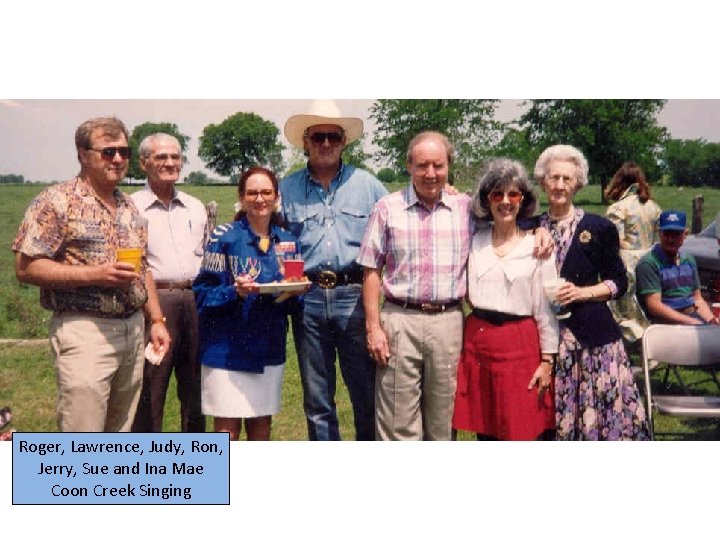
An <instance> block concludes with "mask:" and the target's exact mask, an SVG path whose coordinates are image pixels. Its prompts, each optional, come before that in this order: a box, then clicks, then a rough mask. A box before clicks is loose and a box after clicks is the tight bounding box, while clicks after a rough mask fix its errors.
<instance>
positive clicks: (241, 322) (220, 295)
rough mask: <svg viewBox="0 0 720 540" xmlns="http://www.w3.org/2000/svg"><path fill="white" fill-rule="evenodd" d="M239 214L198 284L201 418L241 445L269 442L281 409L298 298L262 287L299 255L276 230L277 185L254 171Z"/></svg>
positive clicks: (244, 179)
mask: <svg viewBox="0 0 720 540" xmlns="http://www.w3.org/2000/svg"><path fill="white" fill-rule="evenodd" d="M238 194H239V199H240V211H239V212H238V214H237V215H236V216H235V221H234V222H233V223H228V224H226V225H220V226H218V227H217V228H216V229H215V230H214V231H213V233H212V235H211V237H210V239H209V241H208V244H207V247H206V248H205V256H204V258H203V264H202V268H201V270H200V273H199V274H198V276H197V278H196V279H195V282H194V283H193V290H194V291H195V295H196V303H197V307H198V316H199V328H200V361H201V364H202V412H203V414H206V415H210V416H213V417H214V423H215V431H219V432H228V433H230V438H231V440H238V439H239V437H240V433H241V431H242V425H243V419H244V420H245V422H244V423H245V429H246V432H247V438H248V440H269V439H270V427H271V422H272V415H273V414H276V413H277V412H278V411H279V410H280V395H281V390H282V382H283V374H284V367H285V341H286V337H287V329H288V323H287V316H288V314H289V312H290V311H291V310H292V309H295V308H297V305H298V299H297V298H294V297H291V296H297V295H298V294H301V293H302V291H299V292H295V293H282V295H281V296H278V295H276V294H275V295H272V294H258V290H259V288H258V284H263V283H271V282H275V281H280V280H282V279H283V260H284V259H285V258H286V257H289V258H293V257H294V255H295V254H298V253H300V246H299V245H298V243H297V240H296V238H295V237H294V236H293V235H292V234H290V233H289V232H287V231H286V230H284V229H282V228H281V227H280V224H279V221H280V220H279V215H278V214H277V210H278V209H279V195H278V182H277V178H276V177H275V175H274V174H273V173H272V171H270V170H268V169H265V168H262V167H253V168H251V169H248V170H247V171H245V172H244V173H243V174H242V175H241V176H240V180H239V184H238Z"/></svg>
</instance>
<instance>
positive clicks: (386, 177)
mask: <svg viewBox="0 0 720 540" xmlns="http://www.w3.org/2000/svg"><path fill="white" fill-rule="evenodd" d="M377 178H378V180H380V181H381V182H383V183H385V184H390V183H392V182H394V181H395V179H396V178H397V174H396V173H395V171H394V170H393V169H391V168H390V167H383V168H382V169H380V170H379V171H378V173H377Z"/></svg>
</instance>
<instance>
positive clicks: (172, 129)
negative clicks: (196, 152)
mask: <svg viewBox="0 0 720 540" xmlns="http://www.w3.org/2000/svg"><path fill="white" fill-rule="evenodd" d="M153 133H167V134H168V135H172V136H173V137H175V138H176V139H177V140H178V141H179V142H180V149H181V150H182V152H183V155H184V154H185V150H186V149H187V145H188V143H189V142H190V137H188V136H187V135H183V134H182V133H180V129H179V128H178V126H177V124H171V123H170V122H160V123H154V122H145V123H144V124H139V125H137V126H135V127H134V128H133V130H132V133H131V134H130V140H129V141H128V145H129V146H130V148H131V149H132V157H131V158H130V166H129V168H128V174H127V175H128V177H130V178H145V177H146V175H145V171H143V170H142V169H141V168H140V151H139V148H140V143H141V142H142V140H143V139H144V138H145V137H147V136H148V135H152V134H153ZM183 162H187V158H185V157H183Z"/></svg>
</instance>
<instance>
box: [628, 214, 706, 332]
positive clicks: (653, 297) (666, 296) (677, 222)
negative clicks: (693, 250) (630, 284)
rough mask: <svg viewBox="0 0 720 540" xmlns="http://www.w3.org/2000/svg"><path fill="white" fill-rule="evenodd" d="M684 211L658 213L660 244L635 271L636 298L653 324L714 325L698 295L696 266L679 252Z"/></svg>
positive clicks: (684, 228)
mask: <svg viewBox="0 0 720 540" xmlns="http://www.w3.org/2000/svg"><path fill="white" fill-rule="evenodd" d="M686 224H687V217H686V215H685V213H684V212H679V211H677V210H668V211H666V212H663V213H662V214H660V222H659V229H660V243H659V244H656V245H655V246H654V247H653V248H652V250H651V251H650V253H648V254H647V255H645V256H644V257H643V258H642V259H640V262H639V263H638V265H637V268H636V270H635V272H636V278H637V290H638V298H639V299H640V303H641V305H642V306H643V307H644V309H645V311H646V313H647V314H648V316H649V317H650V319H651V320H652V322H655V323H669V324H718V319H717V318H716V317H715V316H714V315H713V313H712V310H711V309H710V307H709V306H708V305H707V303H706V302H705V299H704V298H703V297H702V294H701V293H700V278H699V277H698V270H697V263H696V262H695V258H694V257H693V256H692V255H689V254H684V253H680V248H681V247H682V245H683V242H684V241H685V237H686V236H687V233H688V230H687V227H686Z"/></svg>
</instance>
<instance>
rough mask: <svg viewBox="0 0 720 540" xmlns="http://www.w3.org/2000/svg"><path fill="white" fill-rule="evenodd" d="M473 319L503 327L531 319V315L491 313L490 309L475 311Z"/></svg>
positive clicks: (473, 311)
mask: <svg viewBox="0 0 720 540" xmlns="http://www.w3.org/2000/svg"><path fill="white" fill-rule="evenodd" d="M472 314H473V317H477V318H478V319H482V320H483V321H487V322H489V323H490V324H494V325H495V326H501V325H503V324H505V323H506V322H511V321H522V320H523V319H529V318H530V316H529V315H515V314H513V313H503V312H502V311H491V310H489V309H477V308H475V309H473V310H472Z"/></svg>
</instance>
